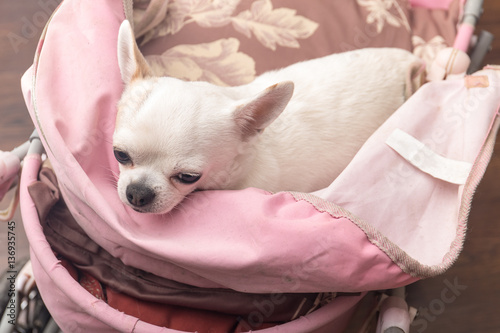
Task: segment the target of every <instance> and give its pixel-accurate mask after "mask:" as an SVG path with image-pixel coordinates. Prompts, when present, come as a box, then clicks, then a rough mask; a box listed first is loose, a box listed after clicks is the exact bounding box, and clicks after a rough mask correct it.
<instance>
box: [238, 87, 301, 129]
mask: <svg viewBox="0 0 500 333" xmlns="http://www.w3.org/2000/svg"><path fill="white" fill-rule="evenodd" d="M293 87H294V85H293V82H291V81H285V82H280V83H277V84H275V85H273V86H270V87H269V88H267V89H266V90H264V91H263V92H261V93H260V94H259V95H258V96H257V97H255V98H254V99H252V100H251V101H250V102H248V103H245V104H243V105H240V106H238V107H237V108H236V111H235V114H234V119H235V121H236V125H237V126H238V128H239V129H240V130H241V133H242V135H243V137H244V138H248V137H250V136H252V135H255V134H258V133H260V132H262V130H264V129H265V128H266V127H267V126H269V125H270V124H271V123H272V122H273V121H274V120H275V119H276V118H278V116H279V115H280V114H281V112H283V110H284V109H285V107H286V105H287V104H288V102H289V101H290V98H292V95H293Z"/></svg>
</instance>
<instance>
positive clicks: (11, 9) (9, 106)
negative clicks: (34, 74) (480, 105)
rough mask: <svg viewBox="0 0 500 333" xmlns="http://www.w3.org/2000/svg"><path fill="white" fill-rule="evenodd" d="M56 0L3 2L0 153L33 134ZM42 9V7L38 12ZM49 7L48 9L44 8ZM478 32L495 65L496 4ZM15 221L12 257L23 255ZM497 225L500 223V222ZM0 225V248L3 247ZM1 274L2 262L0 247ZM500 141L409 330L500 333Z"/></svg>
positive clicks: (415, 288)
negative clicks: (452, 252) (25, 80)
mask: <svg viewBox="0 0 500 333" xmlns="http://www.w3.org/2000/svg"><path fill="white" fill-rule="evenodd" d="M57 2H60V1H59V0H57V1H50V0H45V1H0V36H1V39H0V150H10V149H12V148H13V147H15V146H16V145H18V144H20V143H22V142H23V141H25V140H26V139H27V138H28V136H29V135H30V133H31V131H32V130H33V125H32V124H31V120H30V119H29V116H28V113H27V112H26V109H25V106H24V101H23V98H22V94H21V90H20V84H19V81H20V78H21V75H22V74H23V72H24V71H25V70H26V69H27V68H28V67H29V66H30V65H31V63H32V60H33V59H32V58H33V54H34V50H35V47H36V44H37V41H38V36H39V35H40V33H41V31H42V25H43V21H44V19H45V20H46V19H47V18H48V11H49V9H50V10H52V9H54V3H57ZM41 3H45V4H46V6H41V5H40V4H41ZM45 7H48V8H45ZM484 8H485V12H484V14H483V16H482V18H481V23H480V25H479V27H478V30H487V31H490V32H492V33H493V34H494V35H496V36H497V38H498V39H496V40H495V42H494V45H493V49H492V51H491V52H490V53H489V54H488V56H487V58H486V61H485V63H492V64H500V1H499V0H485V4H484ZM14 219H15V221H16V222H17V223H18V224H17V226H18V228H17V229H18V230H17V231H18V245H17V248H18V249H17V255H18V257H22V256H24V255H26V254H27V243H26V240H25V237H24V236H23V234H22V226H21V222H22V221H21V218H20V216H19V215H16V217H15V218H14ZM497 223H499V224H497ZM5 233H6V226H5V225H3V226H2V225H0V237H1V238H0V246H1V247H4V245H3V244H5V242H6V237H5ZM0 260H1V261H0V269H2V268H3V267H5V265H6V258H5V253H4V250H3V249H0ZM499 282H500V139H499V140H497V143H496V153H495V154H494V156H493V158H492V161H491V163H490V165H489V168H488V170H487V172H486V175H485V177H484V180H483V182H482V183H481V185H480V186H479V188H478V189H477V192H476V196H475V199H474V201H473V206H472V211H471V214H470V219H469V231H468V236H467V239H466V241H465V247H464V250H463V253H462V255H461V257H460V259H459V260H458V262H457V263H456V264H455V265H454V267H452V268H451V269H450V270H449V271H448V272H447V273H446V274H444V275H442V276H439V277H437V278H433V279H428V280H425V281H420V282H418V283H415V284H414V285H412V286H410V287H409V288H408V290H409V300H410V302H411V304H412V305H413V306H415V307H417V308H419V309H420V312H421V315H420V317H419V318H418V319H417V321H416V322H415V324H414V325H413V326H412V332H427V333H431V332H454V333H471V332H478V333H479V332H480V333H498V332H500V283H499Z"/></svg>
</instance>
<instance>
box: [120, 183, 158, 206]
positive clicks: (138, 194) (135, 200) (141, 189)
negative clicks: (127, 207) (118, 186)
mask: <svg viewBox="0 0 500 333" xmlns="http://www.w3.org/2000/svg"><path fill="white" fill-rule="evenodd" d="M126 194H127V200H128V202H130V203H131V204H132V205H133V206H135V207H142V206H146V205H147V204H149V203H151V202H152V201H153V199H154V198H155V192H154V191H153V190H152V189H151V188H149V187H147V186H144V185H141V184H137V183H132V184H130V185H128V186H127V191H126Z"/></svg>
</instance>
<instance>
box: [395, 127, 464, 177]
mask: <svg viewBox="0 0 500 333" xmlns="http://www.w3.org/2000/svg"><path fill="white" fill-rule="evenodd" d="M385 143H386V144H387V145H388V146H389V147H391V148H392V149H394V150H395V151H396V152H397V153H398V154H399V155H401V156H402V157H403V158H404V159H405V160H407V161H408V162H410V163H411V164H412V165H413V166H414V167H416V168H417V169H419V170H421V171H423V172H425V173H427V174H429V175H431V176H433V177H434V178H437V179H441V180H444V181H446V182H449V183H453V184H457V185H463V184H465V182H466V181H467V177H468V176H469V173H470V171H471V169H472V163H468V162H464V161H457V160H453V159H450V158H446V157H444V156H441V155H439V154H438V153H436V152H434V151H433V150H431V149H430V148H429V147H428V146H426V145H425V144H423V143H422V142H420V141H418V140H417V139H416V138H414V137H413V136H411V135H410V134H408V133H406V132H404V131H402V130H400V129H399V128H397V129H395V130H394V131H393V132H392V134H391V135H390V136H389V137H388V138H387V140H386V142H385Z"/></svg>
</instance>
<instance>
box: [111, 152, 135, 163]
mask: <svg viewBox="0 0 500 333" xmlns="http://www.w3.org/2000/svg"><path fill="white" fill-rule="evenodd" d="M113 153H114V154H115V158H116V160H117V161H118V163H121V164H128V163H130V162H131V161H132V160H131V159H130V156H128V154H127V153H125V152H123V151H121V150H117V149H114V150H113Z"/></svg>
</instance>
